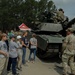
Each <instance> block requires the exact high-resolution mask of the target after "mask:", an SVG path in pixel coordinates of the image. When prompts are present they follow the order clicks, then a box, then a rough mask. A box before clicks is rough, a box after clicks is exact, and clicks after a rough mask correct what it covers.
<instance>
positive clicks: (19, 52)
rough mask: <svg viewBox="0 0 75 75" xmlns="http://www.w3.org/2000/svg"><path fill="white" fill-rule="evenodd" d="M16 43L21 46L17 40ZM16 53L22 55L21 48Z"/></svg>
mask: <svg viewBox="0 0 75 75" xmlns="http://www.w3.org/2000/svg"><path fill="white" fill-rule="evenodd" d="M17 45H18V46H19V47H22V44H21V43H20V42H19V41H17ZM18 55H22V49H21V48H20V49H18Z"/></svg>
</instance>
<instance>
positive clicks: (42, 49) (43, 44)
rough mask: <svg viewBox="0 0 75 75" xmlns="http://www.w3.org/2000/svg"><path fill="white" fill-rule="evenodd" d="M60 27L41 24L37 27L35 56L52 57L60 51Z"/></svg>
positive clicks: (61, 38) (52, 24) (61, 37)
mask: <svg viewBox="0 0 75 75" xmlns="http://www.w3.org/2000/svg"><path fill="white" fill-rule="evenodd" d="M62 30H63V28H62V25H61V24H54V23H41V24H40V25H38V30H35V31H34V33H36V34H37V40H38V49H37V54H38V56H39V57H41V58H48V57H53V56H55V55H57V54H58V53H60V51H61V49H62V40H63V38H64V37H63V36H62V35H61V33H62Z"/></svg>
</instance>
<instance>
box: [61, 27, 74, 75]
mask: <svg viewBox="0 0 75 75" xmlns="http://www.w3.org/2000/svg"><path fill="white" fill-rule="evenodd" d="M66 31H67V36H66V38H65V40H64V43H63V47H64V51H63V55H62V64H63V75H68V63H69V65H70V69H71V73H72V74H71V75H75V67H74V54H75V53H74V52H75V36H74V35H73V33H72V32H73V29H72V28H68V29H67V30H66Z"/></svg>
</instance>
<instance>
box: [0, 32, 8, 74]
mask: <svg viewBox="0 0 75 75" xmlns="http://www.w3.org/2000/svg"><path fill="white" fill-rule="evenodd" d="M6 40H7V36H6V34H5V33H3V34H1V41H0V75H3V74H4V73H5V72H6V68H7V61H6V60H7V56H8V52H7V45H6V43H5V41H6ZM6 75H7V74H6Z"/></svg>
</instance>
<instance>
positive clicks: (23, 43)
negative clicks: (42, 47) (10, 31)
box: [0, 32, 37, 75]
mask: <svg viewBox="0 0 75 75" xmlns="http://www.w3.org/2000/svg"><path fill="white" fill-rule="evenodd" d="M27 35H28V32H24V33H23V36H21V35H17V37H16V36H15V35H11V36H10V40H9V50H8V47H7V44H6V42H5V41H6V40H7V35H6V34H5V33H2V34H1V41H0V75H3V74H2V73H3V71H4V67H6V69H7V72H10V70H11V69H12V74H13V75H19V73H17V71H16V68H17V69H18V70H21V69H22V66H21V65H22V64H26V61H25V56H26V48H29V45H30V54H29V59H28V62H29V61H31V54H32V53H33V54H34V58H33V62H34V61H35V56H36V50H37V39H36V35H35V34H32V38H30V40H29V41H28V39H27ZM7 57H8V58H7ZM6 59H8V62H7V63H8V64H7V65H5V64H6ZM1 65H3V66H2V68H1Z"/></svg>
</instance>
